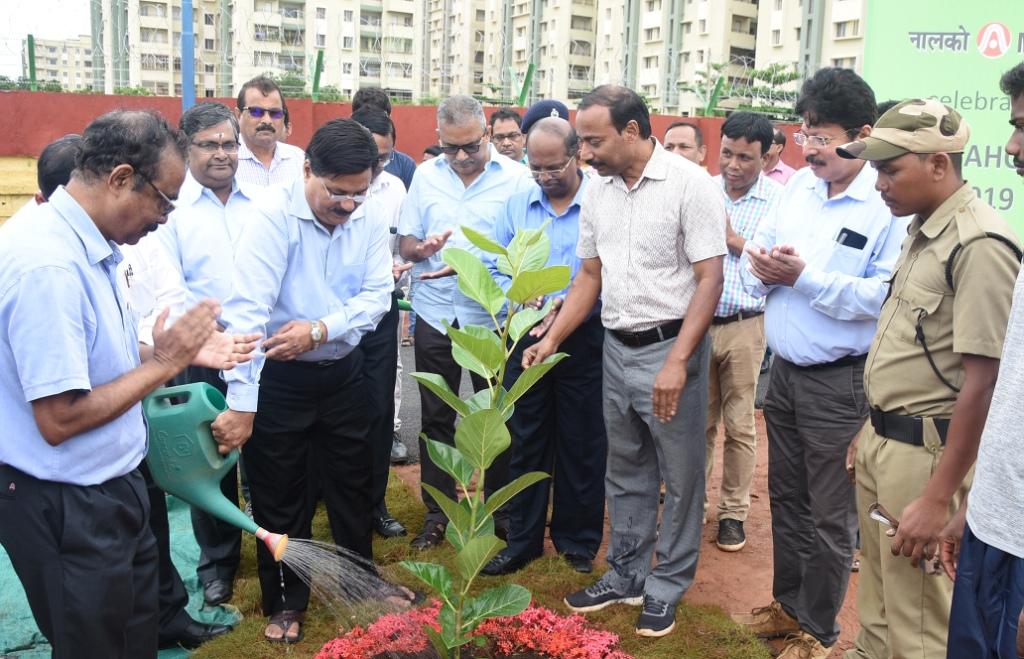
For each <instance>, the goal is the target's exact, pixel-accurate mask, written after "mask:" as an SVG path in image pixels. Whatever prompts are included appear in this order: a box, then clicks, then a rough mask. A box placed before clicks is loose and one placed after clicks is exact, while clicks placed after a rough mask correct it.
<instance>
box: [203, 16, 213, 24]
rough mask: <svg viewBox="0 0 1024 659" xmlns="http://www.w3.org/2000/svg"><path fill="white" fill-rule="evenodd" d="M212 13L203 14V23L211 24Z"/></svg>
mask: <svg viewBox="0 0 1024 659" xmlns="http://www.w3.org/2000/svg"><path fill="white" fill-rule="evenodd" d="M213 24H214V22H213V14H203V25H213Z"/></svg>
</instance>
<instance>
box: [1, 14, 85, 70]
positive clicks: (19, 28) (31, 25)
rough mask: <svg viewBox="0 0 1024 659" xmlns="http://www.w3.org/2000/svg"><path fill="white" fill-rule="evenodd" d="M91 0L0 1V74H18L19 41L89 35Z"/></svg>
mask: <svg viewBox="0 0 1024 659" xmlns="http://www.w3.org/2000/svg"><path fill="white" fill-rule="evenodd" d="M92 1H93V0H0V75H5V76H10V77H12V78H17V77H18V76H20V75H21V41H22V39H24V38H25V37H26V36H27V35H28V34H30V33H31V34H33V35H35V37H36V38H37V39H66V38H68V37H75V36H78V35H80V34H89V32H90V26H89V4H90V2H92Z"/></svg>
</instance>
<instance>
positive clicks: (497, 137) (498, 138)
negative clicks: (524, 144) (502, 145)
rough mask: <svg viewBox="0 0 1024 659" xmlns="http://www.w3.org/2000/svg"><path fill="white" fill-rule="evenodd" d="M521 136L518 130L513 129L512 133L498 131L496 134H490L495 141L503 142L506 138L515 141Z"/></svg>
mask: <svg viewBox="0 0 1024 659" xmlns="http://www.w3.org/2000/svg"><path fill="white" fill-rule="evenodd" d="M522 136H523V134H522V133H520V132H519V131H515V132H513V133H498V134H497V135H492V136H491V139H492V140H494V141H495V142H504V141H506V140H507V141H509V142H515V141H516V140H518V139H519V138H520V137H522Z"/></svg>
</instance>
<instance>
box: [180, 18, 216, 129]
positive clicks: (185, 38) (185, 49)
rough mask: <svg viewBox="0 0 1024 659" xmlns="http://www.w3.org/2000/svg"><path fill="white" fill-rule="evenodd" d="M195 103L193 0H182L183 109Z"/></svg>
mask: <svg viewBox="0 0 1024 659" xmlns="http://www.w3.org/2000/svg"><path fill="white" fill-rule="evenodd" d="M221 45H222V46H223V44H221ZM195 104H196V40H195V34H193V33H192V0H181V111H182V112H184V111H185V110H188V109H189V108H191V107H192V106H193V105H195Z"/></svg>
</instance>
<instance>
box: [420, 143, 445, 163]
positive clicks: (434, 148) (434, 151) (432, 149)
mask: <svg viewBox="0 0 1024 659" xmlns="http://www.w3.org/2000/svg"><path fill="white" fill-rule="evenodd" d="M442 153H444V152H443V151H441V147H439V146H438V145H436V144H431V145H430V146H428V147H426V148H425V149H423V160H421V161H420V162H427V161H428V160H433V159H434V158H436V157H438V156H439V155H441V154H442Z"/></svg>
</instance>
